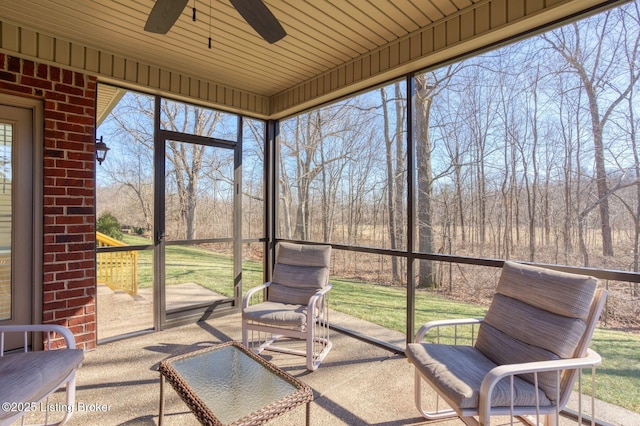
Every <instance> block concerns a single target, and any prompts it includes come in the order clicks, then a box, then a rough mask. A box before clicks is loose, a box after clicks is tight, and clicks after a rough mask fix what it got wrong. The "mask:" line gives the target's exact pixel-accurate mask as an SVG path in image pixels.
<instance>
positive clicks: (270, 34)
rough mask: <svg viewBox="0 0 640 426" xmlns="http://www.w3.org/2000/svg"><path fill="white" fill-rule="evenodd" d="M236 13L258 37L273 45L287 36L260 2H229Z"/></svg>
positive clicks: (251, 0) (245, 0) (244, 0)
mask: <svg viewBox="0 0 640 426" xmlns="http://www.w3.org/2000/svg"><path fill="white" fill-rule="evenodd" d="M229 1H230V2H231V4H232V5H233V7H235V8H236V10H237V11H238V13H240V15H241V16H242V17H243V18H244V20H245V21H247V23H248V24H249V25H251V26H252V27H253V29H254V30H256V32H257V33H258V34H260V36H261V37H262V38H263V39H265V40H266V41H268V42H269V43H275V42H276V41H278V40H280V39H281V38H283V37H284V36H286V35H287V33H286V32H285V30H284V28H282V25H280V22H278V19H277V18H276V17H275V16H274V15H273V13H271V11H270V10H269V8H268V7H267V5H266V4H264V3H263V2H262V0H229Z"/></svg>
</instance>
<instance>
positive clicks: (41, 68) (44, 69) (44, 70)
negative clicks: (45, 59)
mask: <svg viewBox="0 0 640 426" xmlns="http://www.w3.org/2000/svg"><path fill="white" fill-rule="evenodd" d="M48 71H49V67H48V66H47V64H38V77H40V78H47V77H48V74H49V73H48Z"/></svg>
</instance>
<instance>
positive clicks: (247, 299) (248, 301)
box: [242, 281, 271, 309]
mask: <svg viewBox="0 0 640 426" xmlns="http://www.w3.org/2000/svg"><path fill="white" fill-rule="evenodd" d="M270 285H271V281H269V282H266V283H264V284H260V285H259V286H257V287H253V288H252V289H251V290H249V291H247V294H245V295H244V297H243V298H242V309H244V308H247V307H249V305H250V304H251V298H252V297H253V295H254V294H256V293H257V292H259V291H261V290H264V289H265V288H267V287H269V286H270Z"/></svg>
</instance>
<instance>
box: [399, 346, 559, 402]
mask: <svg viewBox="0 0 640 426" xmlns="http://www.w3.org/2000/svg"><path fill="white" fill-rule="evenodd" d="M405 353H406V355H407V358H408V359H409V360H410V361H411V362H412V363H413V364H414V365H415V367H416V368H417V369H418V370H419V371H420V372H421V373H422V374H423V375H424V376H425V377H427V378H428V379H429V381H430V382H431V384H432V385H434V386H435V387H436V388H437V390H438V392H439V393H441V394H442V395H445V396H446V397H447V398H449V400H450V401H452V402H453V403H454V404H455V405H457V406H458V407H460V408H476V407H478V395H479V392H480V384H481V383H482V379H484V377H485V375H486V374H487V373H488V372H489V371H490V370H491V369H492V368H494V367H496V364H495V363H494V362H493V361H491V360H490V359H488V358H487V357H486V356H484V355H483V354H482V352H480V351H479V350H477V349H476V348H474V347H472V346H452V345H439V344H431V343H410V344H408V345H407V350H406V351H405ZM535 392H536V390H535V387H534V386H533V385H532V384H531V383H529V382H527V381H525V380H522V379H519V378H518V377H516V378H515V380H514V404H515V405H520V406H531V405H535V403H536V399H535V398H536V397H535ZM510 395H511V393H510V383H509V379H504V380H501V381H500V382H498V384H497V385H496V387H495V388H494V391H493V395H492V399H491V405H492V406H496V407H508V406H509V405H510ZM538 397H539V398H540V405H541V406H548V405H551V402H550V401H549V399H547V397H546V396H545V395H544V393H543V392H542V391H538Z"/></svg>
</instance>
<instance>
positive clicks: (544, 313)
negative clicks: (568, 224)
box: [475, 262, 598, 401]
mask: <svg viewBox="0 0 640 426" xmlns="http://www.w3.org/2000/svg"><path fill="white" fill-rule="evenodd" d="M597 282H598V281H597V280H596V279H595V278H593V277H588V276H584V275H576V274H569V273H565V272H558V271H554V270H550V269H546V268H539V267H534V266H528V265H522V264H517V263H514V262H505V264H504V267H503V268H502V273H501V275H500V280H499V282H498V287H497V288H496V294H495V296H494V298H493V301H492V302H491V306H490V307H489V310H488V311H487V314H486V316H485V319H484V322H483V323H482V325H481V326H480V331H479V333H478V339H477V341H476V344H475V347H476V348H477V349H478V350H479V351H480V352H482V353H483V354H484V355H485V356H486V357H487V358H488V359H490V360H491V361H492V362H494V363H496V364H498V365H502V364H514V363H520V362H530V361H544V360H549V359H558V358H571V357H573V356H574V354H575V352H576V348H577V347H578V345H579V343H580V341H581V339H582V338H583V337H584V335H583V333H584V331H585V329H586V319H587V317H588V314H589V308H590V305H591V302H592V300H593V296H594V293H595V289H596V286H597ZM522 377H523V378H524V379H525V380H528V381H530V382H531V383H533V376H532V375H528V376H522ZM539 386H540V388H541V389H543V390H544V392H545V393H546V395H547V397H548V398H549V399H551V400H554V401H555V400H556V399H557V392H556V387H557V386H556V374H555V373H543V374H540V375H539Z"/></svg>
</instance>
